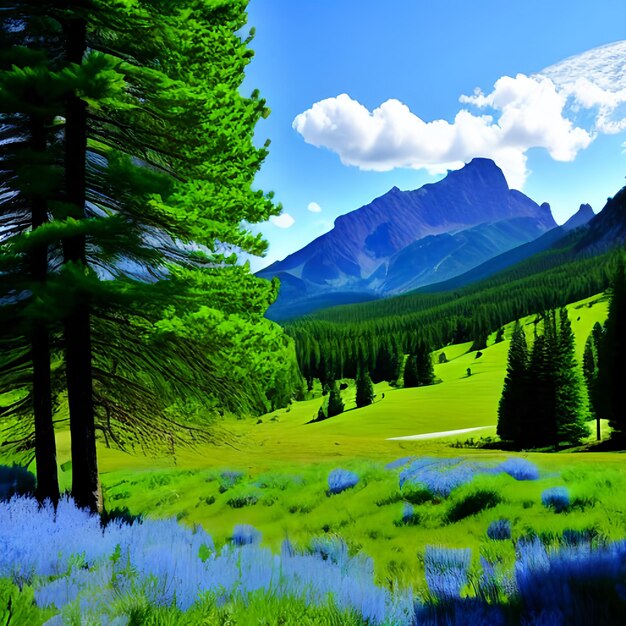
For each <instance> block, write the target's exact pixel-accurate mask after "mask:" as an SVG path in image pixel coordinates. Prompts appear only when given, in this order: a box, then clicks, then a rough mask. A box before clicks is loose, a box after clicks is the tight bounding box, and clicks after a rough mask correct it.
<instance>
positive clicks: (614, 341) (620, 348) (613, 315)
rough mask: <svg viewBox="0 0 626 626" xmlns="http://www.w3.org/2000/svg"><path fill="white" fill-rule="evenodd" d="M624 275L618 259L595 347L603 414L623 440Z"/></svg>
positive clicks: (625, 431)
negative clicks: (596, 348) (605, 315)
mask: <svg viewBox="0 0 626 626" xmlns="http://www.w3.org/2000/svg"><path fill="white" fill-rule="evenodd" d="M625 354H626V277H625V275H624V261H623V259H622V257H621V256H620V258H619V259H618V262H617V267H616V269H615V272H614V275H613V281H612V285H611V299H610V302H609V313H608V316H607V319H606V324H605V332H604V335H603V337H602V339H601V341H600V345H599V351H598V395H599V396H600V397H601V399H602V400H601V409H600V410H601V412H602V417H603V418H606V419H608V420H609V425H610V426H611V428H612V429H613V433H612V435H611V436H612V438H614V439H615V440H617V441H619V442H620V444H622V445H623V444H624V442H625V441H626V409H625V402H624V389H626V368H625V367H624V355H625Z"/></svg>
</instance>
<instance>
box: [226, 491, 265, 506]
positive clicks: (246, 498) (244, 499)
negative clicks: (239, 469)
mask: <svg viewBox="0 0 626 626" xmlns="http://www.w3.org/2000/svg"><path fill="white" fill-rule="evenodd" d="M258 501H259V498H258V497H257V496H255V495H254V494H252V493H248V494H242V495H238V496H233V497H232V498H229V499H228V500H226V504H228V506H229V507H231V508H233V509H243V508H244V507H245V506H254V505H255V504H256V503H257V502H258Z"/></svg>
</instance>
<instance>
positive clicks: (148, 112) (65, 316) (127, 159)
mask: <svg viewBox="0 0 626 626" xmlns="http://www.w3.org/2000/svg"><path fill="white" fill-rule="evenodd" d="M96 5H97V6H94V7H93V8H94V10H93V11H91V10H90V11H82V10H81V8H80V7H74V6H72V7H66V8H65V9H63V10H62V11H61V10H59V11H57V9H56V8H55V7H54V5H52V4H44V5H42V7H37V8H35V5H34V4H31V3H19V2H18V3H16V7H17V8H15V7H13V8H11V9H9V10H8V12H7V11H5V12H4V13H3V17H5V16H6V17H7V18H11V17H12V12H14V11H15V12H16V15H17V16H18V19H23V20H27V19H28V15H29V11H31V12H32V13H33V14H35V13H36V14H37V15H38V16H42V15H47V17H48V19H49V20H51V21H53V22H54V23H55V26H54V28H50V29H48V31H47V33H59V32H61V31H62V33H61V35H62V36H60V37H58V41H59V45H58V46H57V47H56V48H55V45H56V44H55V43H54V42H52V43H51V40H50V36H49V34H48V35H46V36H45V37H39V38H32V41H34V42H35V43H36V45H40V46H41V47H42V50H43V49H44V48H46V46H47V49H54V52H55V55H56V57H55V58H57V57H58V59H59V70H60V75H61V78H62V79H63V81H64V92H63V93H62V94H61V97H60V99H59V101H60V102H62V104H63V109H64V110H62V111H60V112H57V113H55V117H56V118H57V119H61V118H63V119H64V124H63V125H61V126H58V128H55V132H56V133H57V135H58V136H59V137H61V139H62V141H61V145H62V149H61V152H60V158H59V159H58V162H57V165H58V167H59V172H60V173H61V174H62V176H61V188H62V189H61V192H62V193H60V194H57V198H55V200H56V202H55V206H54V207H51V211H50V213H51V216H52V218H53V224H51V225H50V226H51V227H50V228H46V227H45V225H42V226H39V227H38V228H37V229H36V230H37V231H38V233H39V232H41V235H40V236H39V235H38V237H37V238H34V237H30V240H31V243H30V246H31V249H32V245H33V243H34V241H35V240H38V241H44V242H47V243H49V244H50V245H54V246H57V248H58V246H59V245H60V246H61V248H62V269H61V271H57V272H56V273H55V274H54V276H48V279H47V280H46V283H47V284H51V285H52V288H51V289H48V293H49V295H50V297H48V298H47V304H48V305H50V306H49V308H50V309H51V310H58V320H60V321H61V322H62V324H63V326H64V329H65V332H64V347H65V369H66V380H67V395H68V402H69V408H70V429H71V431H72V455H73V495H74V497H75V499H76V501H77V503H78V504H79V505H81V506H86V507H89V508H91V509H95V508H97V506H98V469H97V457H96V453H95V428H96V417H97V415H98V414H99V415H100V416H101V417H102V420H103V421H102V422H101V426H102V427H103V429H104V430H103V432H104V433H105V435H106V433H108V435H109V436H110V437H111V438H112V439H113V440H114V441H116V442H117V439H116V437H115V436H114V433H113V430H111V424H112V423H117V424H118V425H119V426H121V427H122V428H124V427H126V426H127V425H130V426H131V427H132V429H133V431H134V433H135V434H137V435H139V436H145V435H148V436H150V435H151V436H152V437H153V439H155V440H159V439H160V438H161V437H160V436H159V435H160V431H161V429H162V428H163V426H164V425H165V423H168V424H171V425H174V421H173V420H171V419H170V417H169V415H171V412H170V413H169V414H168V412H167V409H168V407H167V405H165V404H164V403H161V402H160V400H161V394H159V395H158V396H157V395H156V394H150V393H143V390H146V391H147V390H148V389H150V388H151V387H153V388H154V387H155V386H156V385H159V387H161V388H162V390H163V391H164V392H166V394H165V395H163V400H164V401H165V400H171V401H172V402H174V401H175V400H176V397H177V396H178V397H179V398H180V397H181V396H180V390H181V389H182V388H183V387H185V388H186V389H188V390H190V393H191V395H193V396H194V397H195V398H196V399H197V400H198V401H199V402H201V397H202V395H203V394H204V395H206V393H205V392H203V391H202V389H203V388H204V389H205V390H206V386H207V385H208V387H209V388H210V389H211V391H212V392H215V393H218V394H223V392H224V390H228V389H231V390H232V387H233V382H232V380H233V378H234V377H233V376H232V373H233V371H232V368H231V371H228V368H227V365H228V364H227V363H224V362H218V359H217V358H216V357H215V356H214V355H215V352H216V346H219V345H220V343H219V341H221V340H222V336H218V335H217V334H216V336H215V337H213V338H212V341H214V342H215V343H214V344H212V345H210V344H211V341H208V342H207V341H205V342H203V343H204V345H206V346H208V347H210V351H211V352H210V354H209V356H208V358H207V360H206V362H205V364H201V363H199V362H198V359H195V355H197V353H198V352H200V351H199V350H197V349H194V347H193V344H194V343H195V342H196V341H197V339H196V337H195V336H194V337H192V336H191V335H192V334H193V333H195V330H196V329H195V328H193V329H191V332H190V329H189V322H190V321H191V322H192V323H193V322H194V321H197V320H209V319H210V316H207V314H206V309H207V303H208V304H209V305H210V306H211V307H213V310H215V311H216V317H221V318H222V319H223V322H224V323H223V326H227V325H229V324H232V323H233V319H234V321H235V324H242V323H244V317H243V316H242V318H240V319H237V318H236V316H237V315H238V313H239V312H241V313H243V314H244V316H245V319H247V320H248V322H247V323H248V327H249V328H250V329H251V328H254V325H255V324H263V322H261V317H262V315H263V313H264V311H265V309H266V308H267V306H268V304H269V303H270V302H271V300H272V298H274V297H275V295H276V289H277V285H272V286H269V285H267V284H266V282H265V281H261V280H260V279H256V278H254V277H252V276H251V275H250V273H249V269H248V268H247V266H236V265H235V264H234V261H235V257H234V256H232V255H230V254H226V253H225V252H224V250H232V249H240V250H245V251H247V252H249V253H252V254H258V253H260V252H262V251H263V250H264V248H265V244H264V242H263V241H262V240H261V238H260V237H259V236H258V235H253V234H252V233H250V232H249V231H247V230H246V229H245V227H243V226H242V224H245V223H246V222H247V223H254V222H257V221H262V220H264V219H267V218H268V217H269V215H271V214H276V213H277V212H278V210H280V207H275V206H274V205H273V203H272V202H271V197H270V196H269V195H267V196H266V195H264V194H263V193H262V192H259V191H256V190H253V189H252V179H253V177H254V174H255V172H256V171H257V169H258V167H259V166H260V164H261V162H262V161H263V158H264V157H265V154H266V150H265V148H262V149H257V148H256V147H255V146H254V144H253V142H252V135H253V129H254V125H255V123H256V121H257V120H258V119H259V118H260V117H261V116H262V115H265V114H266V113H267V109H266V108H265V104H264V102H263V101H262V100H260V99H259V98H258V95H257V94H256V93H253V95H252V96H251V97H250V98H244V97H242V96H241V95H240V93H239V85H240V83H241V80H242V79H243V72H244V68H245V65H246V64H247V62H248V61H249V59H250V56H251V53H250V51H249V50H248V49H247V44H248V42H249V39H248V40H245V41H244V40H242V39H241V37H240V35H239V32H241V30H242V28H243V26H244V25H245V6H246V3H245V2H233V3H229V4H227V5H215V3H211V2H206V3H205V2H193V3H186V2H183V3H153V4H151V3H101V2H97V3H96ZM138 35H139V36H138ZM44 52H45V51H44ZM11 53H13V51H11ZM47 72H48V74H49V75H50V68H48V70H47ZM59 199H61V200H62V202H59V201H58V200H59ZM6 232H7V231H5V232H4V234H5V235H6ZM19 234H20V233H19V232H18V233H17V235H16V236H17V237H18V240H17V241H13V242H12V243H13V245H14V246H15V245H17V244H20V243H21V242H20V240H19ZM23 239H24V238H23V237H22V240H23ZM155 242H158V244H157V245H156V246H155ZM190 244H194V245H190ZM195 244H200V245H201V246H203V247H204V248H203V249H204V252H199V251H198V250H199V247H198V246H197V245H195ZM121 261H124V262H125V263H130V264H131V270H130V272H127V271H125V270H124V269H123V268H122V266H121V265H120V262H121ZM133 265H134V267H132V266H133ZM133 270H134V271H133ZM133 274H135V276H133ZM136 274H139V275H140V276H141V275H143V278H140V279H137V278H136ZM103 275H104V276H107V277H108V278H111V277H114V278H115V280H107V281H103V280H102V277H103ZM155 278H158V279H159V280H157V281H155ZM161 283H168V284H169V286H168V284H166V285H162V284H161ZM266 285H267V286H266ZM167 305H169V306H167ZM166 308H167V312H166ZM193 308H196V312H195V313H194V312H193V310H192V309H193ZM218 308H220V309H221V311H223V312H224V314H222V313H221V311H220V312H218V311H217V309H218ZM194 316H195V317H194ZM163 318H165V319H163ZM211 321H212V320H211ZM133 327H134V329H133ZM215 327H216V328H217V324H215ZM111 330H113V331H114V332H113V334H111V332H110V331H111ZM115 330H118V331H119V332H118V333H116V332H115ZM164 331H165V332H164ZM98 333H101V335H102V336H103V337H104V336H107V335H108V337H109V339H113V338H115V341H111V345H106V341H100V338H101V337H100V335H99V334H98ZM164 334H169V335H170V336H171V335H176V337H177V341H176V344H175V347H174V348H172V347H170V345H171V343H170V345H167V344H166V343H165V342H162V341H161V339H162V337H163V335H164ZM271 334H272V335H273V336H276V333H275V331H272V333H271ZM118 335H120V336H123V337H124V339H126V340H128V342H126V341H117V337H118ZM238 336H240V337H241V338H242V339H243V338H245V334H244V333H240V334H238ZM146 337H147V338H148V339H149V341H150V345H145V342H144V339H145V338H146ZM103 346H104V347H103ZM159 351H160V352H161V354H157V352H159ZM201 352H203V353H205V350H202V351H201ZM169 357H174V361H172V360H171V358H169ZM194 359H195V363H194ZM183 362H185V364H184V366H183V367H178V365H179V364H181V363H183ZM171 363H176V365H174V366H173V367H172V369H171V370H169V371H167V365H166V364H171ZM213 365H217V366H218V367H217V368H214V367H212V366H213ZM340 365H341V364H340ZM216 370H217V375H216V374H215V371H216ZM235 371H236V370H235ZM222 372H223V375H222ZM264 372H269V369H268V368H265V369H264ZM248 378H250V377H248ZM241 379H242V380H244V381H245V377H241ZM199 382H201V383H202V384H201V385H199V384H198V383H199ZM272 385H273V389H274V391H273V392H272V394H273V395H272V402H273V401H274V398H276V397H280V398H284V397H285V390H284V389H281V385H280V384H278V383H277V381H274V382H273V383H272ZM256 386H258V385H257V382H256V381H255V382H254V384H252V385H251V384H248V385H247V389H249V390H253V388H254V387H256ZM194 388H195V389H197V391H195V392H194ZM254 393H256V391H254ZM232 396H233V397H236V394H232ZM156 398H158V401H154V399H156ZM281 401H282V400H281ZM177 408H178V407H177Z"/></svg>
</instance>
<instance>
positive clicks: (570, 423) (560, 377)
mask: <svg viewBox="0 0 626 626" xmlns="http://www.w3.org/2000/svg"><path fill="white" fill-rule="evenodd" d="M555 368H556V403H555V417H554V419H555V422H556V440H555V443H556V444H559V443H567V444H573V445H575V444H578V443H580V442H581V441H582V439H584V438H585V437H587V436H588V435H589V428H588V426H587V424H586V417H587V414H586V410H585V406H584V404H585V403H584V398H583V394H582V381H581V378H580V373H579V370H578V363H577V362H576V356H575V343H574V333H573V332H572V325H571V322H570V320H569V317H568V315H567V309H565V308H563V309H561V310H560V312H559V329H558V340H557V349H556V355H555Z"/></svg>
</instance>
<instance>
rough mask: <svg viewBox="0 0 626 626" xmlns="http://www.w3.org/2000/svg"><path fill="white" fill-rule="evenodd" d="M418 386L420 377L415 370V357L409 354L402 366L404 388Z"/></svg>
mask: <svg viewBox="0 0 626 626" xmlns="http://www.w3.org/2000/svg"><path fill="white" fill-rule="evenodd" d="M419 384H420V376H419V372H418V369H417V356H416V355H415V354H409V356H408V357H407V359H406V363H405V364H404V386H405V388H409V387H417V386H418V385H419Z"/></svg>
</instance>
